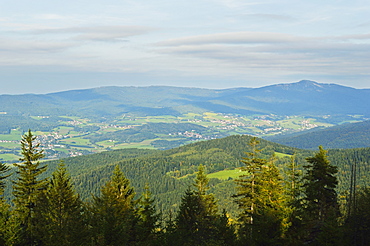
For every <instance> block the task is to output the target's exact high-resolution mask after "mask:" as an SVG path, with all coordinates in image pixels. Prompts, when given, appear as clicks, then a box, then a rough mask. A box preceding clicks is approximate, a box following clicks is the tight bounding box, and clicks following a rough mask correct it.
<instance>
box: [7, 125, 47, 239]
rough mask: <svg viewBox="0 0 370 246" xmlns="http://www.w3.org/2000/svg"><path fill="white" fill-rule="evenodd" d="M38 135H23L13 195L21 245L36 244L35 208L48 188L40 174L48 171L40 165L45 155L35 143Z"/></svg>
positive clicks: (29, 133) (29, 132)
mask: <svg viewBox="0 0 370 246" xmlns="http://www.w3.org/2000/svg"><path fill="white" fill-rule="evenodd" d="M35 142H36V136H34V135H33V134H32V133H31V130H29V131H28V133H26V134H24V135H23V136H22V140H21V148H22V151H21V154H22V157H21V158H20V159H19V160H20V161H21V163H20V164H14V165H15V166H16V167H17V171H16V173H17V174H18V177H17V180H16V181H14V182H13V183H14V185H13V195H14V197H15V198H14V200H13V202H14V205H15V215H16V217H17V219H18V221H19V222H20V231H19V235H18V236H19V239H20V242H19V243H20V244H21V245H36V244H37V242H36V239H35V232H34V228H35V216H34V209H35V207H36V206H38V204H37V200H38V197H39V194H40V193H41V192H42V190H44V189H45V188H46V184H47V182H46V179H39V176H40V175H41V174H42V173H43V172H45V171H46V166H40V159H41V158H43V157H44V154H43V150H39V147H40V144H39V143H35Z"/></svg>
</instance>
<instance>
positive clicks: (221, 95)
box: [0, 80, 370, 117]
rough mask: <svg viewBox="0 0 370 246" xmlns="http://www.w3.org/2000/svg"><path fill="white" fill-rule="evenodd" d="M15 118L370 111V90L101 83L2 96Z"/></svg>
mask: <svg viewBox="0 0 370 246" xmlns="http://www.w3.org/2000/svg"><path fill="white" fill-rule="evenodd" d="M0 104H1V106H2V108H1V110H2V112H5V113H7V114H8V115H10V116H14V115H17V116H25V115H30V114H32V115H48V116H61V115H72V116H89V117H92V116H95V117H109V116H117V115H121V114H124V113H134V114H139V115H178V114H182V113H187V112H193V113H202V112H210V111H211V112H219V113H239V114H253V113H262V114H278V115H296V114H300V115H302V114H314V115H318V114H321V115H322V114H324V115H325V114H344V115H347V114H360V115H370V108H369V107H368V105H369V104H370V90H367V89H354V88H350V87H345V86H340V85H335V84H323V83H317V82H313V81H307V80H303V81H300V82H297V83H291V84H277V85H271V86H265V87H261V88H253V89H252V88H232V89H222V90H214V89H199V88H182V87H166V86H150V87H101V88H94V89H85V90H73V91H65V92H58V93H51V94H45V95H0Z"/></svg>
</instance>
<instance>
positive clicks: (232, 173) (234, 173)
mask: <svg viewBox="0 0 370 246" xmlns="http://www.w3.org/2000/svg"><path fill="white" fill-rule="evenodd" d="M245 174H247V172H246V171H242V170H240V169H239V168H235V169H233V170H223V171H219V172H216V173H210V174H208V175H207V177H208V178H216V179H221V180H227V179H229V178H232V179H235V178H238V177H239V176H240V175H245Z"/></svg>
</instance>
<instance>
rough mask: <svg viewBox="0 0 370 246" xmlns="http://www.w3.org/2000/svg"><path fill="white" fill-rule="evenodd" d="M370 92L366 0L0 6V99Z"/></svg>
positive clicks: (4, 0)
mask: <svg viewBox="0 0 370 246" xmlns="http://www.w3.org/2000/svg"><path fill="white" fill-rule="evenodd" d="M302 79H309V80H314V81H317V82H320V83H336V84H341V85H346V86H351V87H355V88H370V4H369V1H368V0H351V1H348V0H325V1H322V0H320V1H319V0H309V1H307V0H305V1H301V0H259V1H254V0H252V1H247V0H196V1H195V0H187V1H173V0H158V1H155V0H151V1H148V0H146V1H142V0H132V1H131V0H130V1H126V0H117V1H116V0H105V1H101V0H99V1H97V0H88V1H87V0H73V1H72V0H64V1H51V0H42V1H40V0H33V1H30V0H16V1H11V0H0V85H1V89H0V94H20V93H47V92H55V91H62V90H70V89H82V88H92V87H99V86H108V85H118V86H131V85H134V86H146V85H171V86H186V87H202V88H231V87H261V86H265V85H270V84H275V83H290V82H297V81H299V80H302Z"/></svg>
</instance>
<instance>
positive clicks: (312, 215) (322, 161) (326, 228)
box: [302, 146, 339, 245]
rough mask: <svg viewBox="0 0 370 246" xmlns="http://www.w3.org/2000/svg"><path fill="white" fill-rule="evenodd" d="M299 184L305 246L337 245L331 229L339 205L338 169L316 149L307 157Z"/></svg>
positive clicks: (333, 227)
mask: <svg viewBox="0 0 370 246" xmlns="http://www.w3.org/2000/svg"><path fill="white" fill-rule="evenodd" d="M306 160H307V162H308V163H309V164H308V165H306V166H304V167H305V168H306V173H305V175H304V177H303V178H304V181H305V183H304V185H303V193H304V198H303V206H304V208H303V215H302V217H303V220H304V221H303V222H304V224H305V229H306V232H307V234H306V237H305V243H308V244H313V245H337V243H338V242H336V241H335V237H330V238H329V237H327V235H330V234H331V235H333V236H334V235H336V236H338V235H337V234H338V233H337V231H333V230H335V228H337V227H338V224H337V219H338V217H339V205H338V200H337V193H336V190H335V189H336V187H337V184H338V181H337V177H336V176H335V175H336V173H337V172H338V168H337V167H336V166H333V165H331V164H330V162H329V160H328V158H327V151H326V150H324V149H323V147H322V146H319V152H318V153H316V155H315V156H313V157H308V158H307V159H306Z"/></svg>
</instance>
